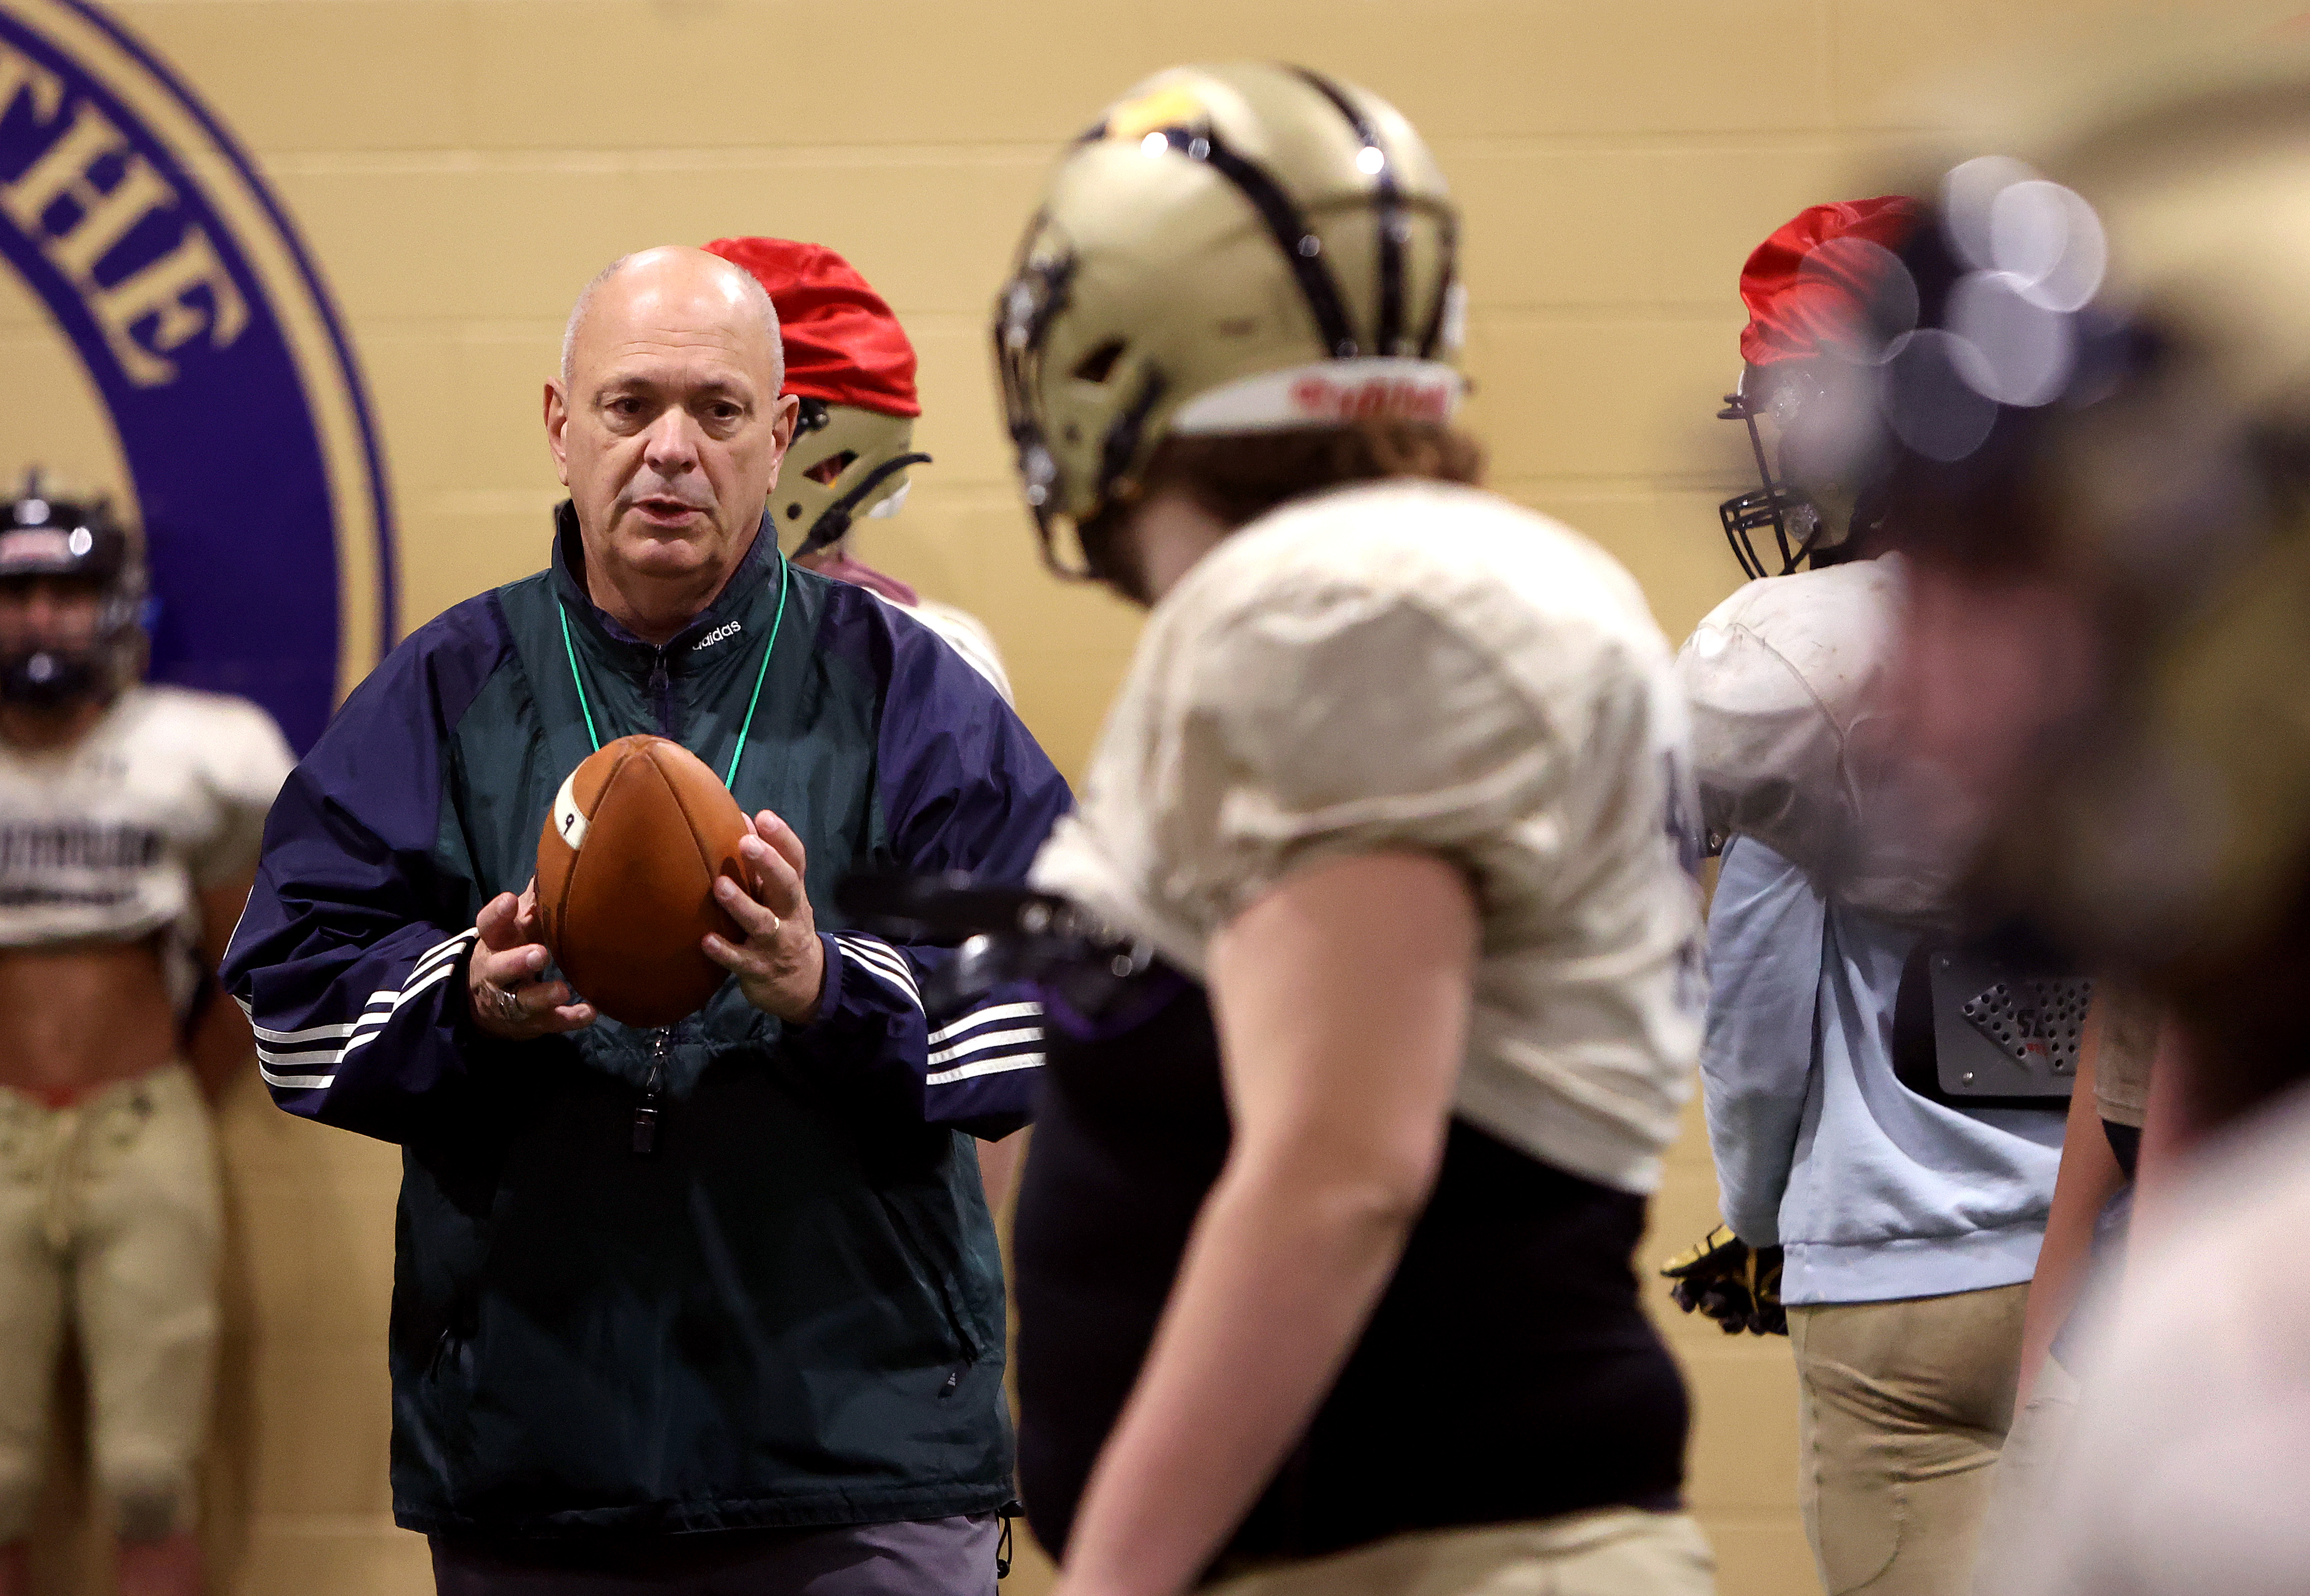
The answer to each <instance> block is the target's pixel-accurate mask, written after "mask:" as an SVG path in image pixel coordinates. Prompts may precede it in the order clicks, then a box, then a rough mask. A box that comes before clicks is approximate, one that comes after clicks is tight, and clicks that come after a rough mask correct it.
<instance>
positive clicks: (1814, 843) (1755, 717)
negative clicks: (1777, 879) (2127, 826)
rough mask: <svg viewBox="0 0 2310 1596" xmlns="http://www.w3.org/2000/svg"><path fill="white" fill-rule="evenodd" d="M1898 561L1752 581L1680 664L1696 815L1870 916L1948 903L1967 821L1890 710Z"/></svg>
mask: <svg viewBox="0 0 2310 1596" xmlns="http://www.w3.org/2000/svg"><path fill="white" fill-rule="evenodd" d="M1903 581H1904V568H1903V566H1902V563H1901V559H1900V557H1899V556H1898V555H1887V556H1885V557H1884V558H1882V559H1871V560H1858V561H1854V562H1853V563H1850V564H1846V565H1833V566H1828V567H1826V568H1822V569H1820V570H1817V571H1801V572H1798V573H1796V574H1795V575H1793V576H1787V577H1766V578H1764V579H1763V580H1761V581H1756V582H1751V583H1750V584H1748V585H1746V586H1744V587H1742V588H1741V589H1740V590H1739V591H1738V592H1736V593H1734V594H1733V596H1732V597H1731V598H1728V599H1726V600H1725V601H1724V603H1721V604H1719V605H1717V606H1716V608H1715V610H1713V611H1711V612H1709V613H1708V616H1707V618H1706V620H1702V621H1701V623H1700V625H1699V627H1698V629H1696V630H1695V631H1694V632H1693V634H1692V636H1691V638H1689V640H1688V641H1687V642H1686V643H1685V646H1684V647H1683V649H1682V650H1681V651H1680V653H1679V654H1678V655H1677V662H1676V670H1677V680H1678V681H1679V682H1680V684H1681V685H1682V687H1683V689H1684V690H1685V693H1686V695H1687V698H1688V700H1689V707H1690V709H1691V714H1692V751H1693V776H1694V779H1695V780H1696V781H1697V782H1698V784H1699V787H1700V809H1701V818H1702V820H1703V821H1704V822H1705V823H1706V825H1707V827H1708V828H1709V829H1710V830H1711V831H1712V832H1715V833H1716V834H1718V835H1720V836H1725V837H1730V836H1733V835H1735V834H1738V835H1741V836H1744V837H1755V838H1756V839H1757V840H1758V841H1759V842H1761V843H1763V844H1764V845H1765V846H1767V847H1768V848H1770V849H1772V850H1773V851H1774V852H1775V853H1776V854H1780V855H1781V856H1782V857H1783V858H1785V859H1786V860H1788V861H1789V862H1790V863H1793V864H1794V865H1796V866H1797V868H1798V869H1800V870H1802V872H1804V873H1805V875H1806V877H1807V878H1808V879H1809V880H1811V883H1812V885H1813V888H1814V889H1815V890H1816V891H1819V892H1820V893H1821V894H1823V895H1824V896H1826V897H1829V898H1835V899H1837V901H1838V902H1841V903H1845V904H1847V905H1850V906H1853V907H1854V908H1857V909H1860V910H1862V911H1863V912H1864V913H1869V914H1874V915H1880V916H1883V917H1886V918H1889V919H1893V920H1900V921H1922V920H1931V919H1932V918H1934V917H1935V916H1936V915H1939V914H1940V913H1941V911H1942V910H1943V909H1944V907H1945V906H1946V904H1947V902H1948V900H1949V898H1950V887H1951V874H1950V872H1951V864H1952V862H1953V861H1955V860H1957V859H1959V858H1961V857H1963V855H1964V850H1963V849H1962V847H1961V846H1958V843H1957V841H1956V840H1955V838H1956V834H1957V833H1958V830H1959V828H1961V827H1962V824H1963V813H1962V811H1961V808H1960V805H1959V804H1958V801H1957V799H1956V797H1955V796H1954V794H1952V793H1950V792H1945V791H1943V790H1941V788H1940V787H1939V786H1938V785H1936V784H1934V783H1933V782H1932V773H1931V772H1930V771H1927V770H1925V769H1924V768H1922V767H1921V766H1920V765H1919V764H1918V762H1917V761H1916V760H1915V759H1911V758H1907V757H1906V756H1905V753H1904V750H1902V749H1901V747H1900V744H1899V737H1898V731H1897V730H1896V727H1895V723H1894V721H1893V720H1892V718H1891V717H1890V716H1889V714H1888V702H1887V700H1888V698H1889V687H1888V682H1889V676H1890V672H1891V669H1892V666H1893V664H1894V658H1893V655H1894V646H1895V642H1896V639H1897V638H1898V630H1899V625H1900V606H1901V603H1902V597H1903Z"/></svg>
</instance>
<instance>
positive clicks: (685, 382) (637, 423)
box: [545, 249, 796, 581]
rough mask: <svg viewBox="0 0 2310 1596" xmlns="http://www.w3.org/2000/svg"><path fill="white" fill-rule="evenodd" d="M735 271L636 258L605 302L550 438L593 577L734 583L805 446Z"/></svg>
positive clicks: (686, 258)
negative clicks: (599, 572)
mask: <svg viewBox="0 0 2310 1596" xmlns="http://www.w3.org/2000/svg"><path fill="white" fill-rule="evenodd" d="M735 272H736V268H735V267H733V266H731V265H728V264H727V263H725V262H723V261H720V260H717V259H716V258H715V257H713V256H708V255H706V254H704V253H703V252H702V251H698V250H685V249H663V250H651V251H649V252H647V254H644V255H641V256H636V257H635V259H634V260H633V261H632V262H630V263H629V265H627V266H626V267H625V268H624V269H623V270H621V272H620V273H618V274H617V275H616V276H615V277H613V278H612V279H611V280H610V281H608V282H604V283H602V284H601V285H600V286H599V287H598V288H597V289H596V290H595V296H594V301H593V304H592V306H591V307H590V308H589V309H588V312H587V314H586V318H585V320H584V322H583V324H582V325H580V326H579V328H578V333H577V342H576V344H575V346H574V347H573V348H572V350H571V360H570V370H569V380H568V384H567V386H566V388H565V386H564V385H563V384H562V383H560V382H555V383H551V384H549V385H548V386H547V389H546V400H545V426H546V437H547V439H548V441H549V442H550V443H551V447H552V449H553V458H554V464H555V465H556V467H557V468H558V469H559V471H560V476H561V481H562V483H563V485H565V486H566V487H568V488H569V496H570V499H571V500H572V501H573V502H574V503H575V505H576V507H577V525H578V527H579V529H580V531H581V532H582V533H583V534H584V536H585V542H586V559H587V560H588V562H589V564H595V563H600V564H604V565H607V566H610V567H613V568H617V570H616V571H615V572H613V573H607V574H612V575H627V576H633V577H643V578H647V579H657V580H672V581H681V580H683V579H685V578H690V577H710V576H715V575H722V574H726V573H727V571H728V570H729V568H731V567H732V566H733V565H734V564H735V563H736V561H737V559H738V557H739V556H740V555H741V554H742V553H743V552H744V551H745V549H746V547H747V545H748V542H749V541H750V540H751V538H752V536H753V534H754V529H755V527H756V525H758V524H759V523H760V518H761V514H762V506H763V501H764V500H765V499H767V498H768V497H769V491H770V489H771V487H772V486H773V485H774V484H775V483H776V482H777V473H778V462H779V461H780V460H781V459H782V458H783V457H784V456H785V454H786V445H787V443H788V442H789V441H790V440H791V439H792V438H793V436H794V421H795V408H796V405H795V401H794V400H793V399H790V398H783V397H781V396H780V395H779V394H778V392H777V386H776V372H775V369H774V368H775V365H776V358H777V357H776V350H775V346H774V345H773V344H772V343H771V341H770V334H769V329H768V328H767V327H765V326H764V325H762V322H761V320H760V312H759V308H758V307H757V306H755V305H753V304H751V303H750V302H749V300H748V299H747V298H746V297H745V296H743V295H742V293H741V292H740V291H739V289H738V285H737V284H736V282H734V273H735Z"/></svg>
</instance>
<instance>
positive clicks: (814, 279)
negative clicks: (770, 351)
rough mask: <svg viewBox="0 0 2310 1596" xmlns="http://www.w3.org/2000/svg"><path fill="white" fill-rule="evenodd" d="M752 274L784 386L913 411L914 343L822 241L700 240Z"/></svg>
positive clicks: (869, 406)
mask: <svg viewBox="0 0 2310 1596" xmlns="http://www.w3.org/2000/svg"><path fill="white" fill-rule="evenodd" d="M706 249H707V253H708V254H709V255H718V256H721V257H722V258H723V259H724V260H726V261H728V262H730V263H731V264H732V265H737V266H742V267H744V268H745V269H746V270H747V271H749V272H751V273H753V274H754V280H755V281H756V282H760V284H761V285H762V287H763V288H764V290H766V291H768V292H769V296H770V303H771V305H772V306H774V307H776V308H777V313H778V333H779V335H780V336H781V337H782V338H784V339H785V341H786V392H787V393H789V394H793V395H796V396H797V397H800V398H803V399H822V400H824V401H825V402H826V403H829V404H852V405H855V406H857V407H858V408H859V409H861V410H873V411H880V412H881V413H882V414H884V415H889V416H918V415H920V414H922V413H923V407H922V404H921V403H920V402H919V401H918V400H917V399H916V397H915V346H914V345H913V344H912V343H908V342H907V331H906V329H905V328H904V327H901V326H900V325H899V318H898V317H895V316H893V315H892V314H891V313H890V306H889V305H888V304H886V303H884V302H883V299H882V296H881V295H880V294H878V293H876V292H875V291H873V288H872V287H871V286H869V285H868V283H867V282H866V279H864V277H861V276H860V275H859V274H858V273H857V270H856V268H855V267H854V266H852V265H851V264H850V263H849V262H848V261H847V260H844V259H843V258H842V257H841V256H838V255H837V254H835V253H834V251H833V250H831V249H829V248H828V247H826V246H825V245H823V244H801V243H796V242H795V241H794V240H793V239H715V240H714V242H712V243H711V244H708V246H706Z"/></svg>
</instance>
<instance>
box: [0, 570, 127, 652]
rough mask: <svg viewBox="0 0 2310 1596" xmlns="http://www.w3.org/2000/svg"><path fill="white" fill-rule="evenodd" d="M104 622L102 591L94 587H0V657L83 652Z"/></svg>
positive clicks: (12, 583)
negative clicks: (51, 651)
mask: <svg viewBox="0 0 2310 1596" xmlns="http://www.w3.org/2000/svg"><path fill="white" fill-rule="evenodd" d="M103 619H104V589H103V587H102V586H101V585H100V584H98V583H94V582H89V581H84V580H82V579H80V578H78V577H10V578H8V579H6V580H4V581H0V654H28V653H31V652H34V651H36V650H39V649H43V648H53V649H57V650H59V651H69V650H74V649H81V648H86V647H88V646H90V645H91V644H92V643H94V642H95V641H96V633H97V628H98V627H99V626H100V624H102V621H103Z"/></svg>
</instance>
